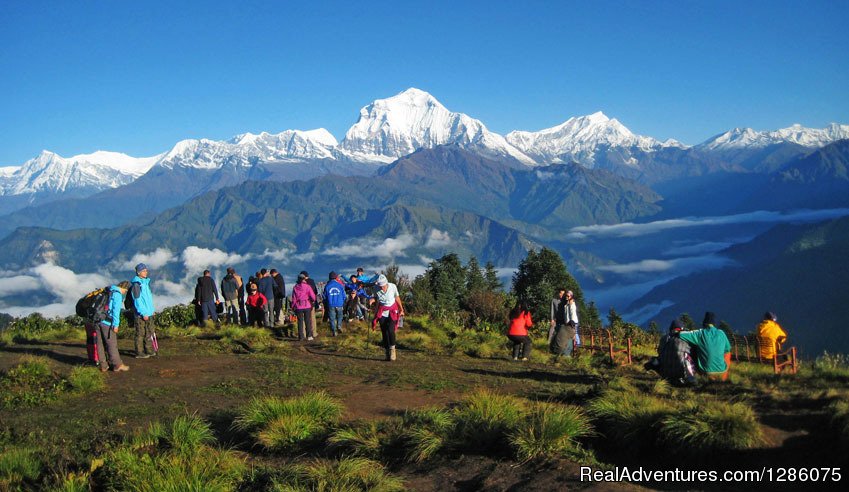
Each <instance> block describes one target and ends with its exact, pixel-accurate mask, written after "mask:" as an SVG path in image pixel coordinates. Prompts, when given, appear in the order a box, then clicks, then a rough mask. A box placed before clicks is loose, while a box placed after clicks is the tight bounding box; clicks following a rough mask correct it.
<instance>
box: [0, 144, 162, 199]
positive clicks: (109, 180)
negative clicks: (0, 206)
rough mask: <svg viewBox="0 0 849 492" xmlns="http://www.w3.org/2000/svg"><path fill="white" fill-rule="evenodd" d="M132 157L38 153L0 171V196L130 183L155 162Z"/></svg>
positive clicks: (122, 155)
mask: <svg viewBox="0 0 849 492" xmlns="http://www.w3.org/2000/svg"><path fill="white" fill-rule="evenodd" d="M159 157H161V156H159V155H157V156H153V157H143V158H136V157H131V156H128V155H126V154H120V153H117V152H106V151H97V152H94V153H92V154H81V155H76V156H73V157H68V158H64V157H62V156H60V155H57V154H54V153H53V152H49V151H46V150H44V151H42V152H41V154H39V155H38V157H36V158H34V159H30V160H28V161H27V162H25V163H24V164H23V165H21V166H20V167H5V168H3V171H2V172H0V195H25V194H35V193H62V192H71V191H75V190H86V191H88V192H94V191H99V190H103V189H107V188H115V187H118V186H121V185H125V184H127V183H131V182H132V181H134V180H135V179H136V178H138V177H139V176H141V175H142V174H144V173H146V172H147V171H148V170H149V169H150V168H151V167H152V166H153V165H154V164H155V163H156V161H157V160H158V159H159Z"/></svg>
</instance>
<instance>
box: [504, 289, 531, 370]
mask: <svg viewBox="0 0 849 492" xmlns="http://www.w3.org/2000/svg"><path fill="white" fill-rule="evenodd" d="M533 326H534V322H533V320H531V312H530V311H528V308H527V306H526V305H525V303H523V302H522V303H517V304H516V305H515V306H514V307H513V309H512V310H511V311H510V328H509V329H508V331H507V338H508V339H509V340H510V342H512V343H513V360H528V358H529V357H530V356H531V347H532V344H531V337H530V336H529V335H528V328H531V327H533Z"/></svg>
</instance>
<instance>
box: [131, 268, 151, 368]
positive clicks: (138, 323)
mask: <svg viewBox="0 0 849 492" xmlns="http://www.w3.org/2000/svg"><path fill="white" fill-rule="evenodd" d="M135 270H136V276H135V277H133V280H132V284H131V285H132V296H133V308H134V309H133V314H134V318H135V319H134V320H133V324H134V325H135V327H136V359H147V358H148V357H150V356H152V355H156V351H155V350H154V349H153V330H154V327H153V313H154V312H155V309H154V307H153V293H152V292H151V290H150V277H148V270H147V265H145V264H144V263H139V264H138V265H136V269H135Z"/></svg>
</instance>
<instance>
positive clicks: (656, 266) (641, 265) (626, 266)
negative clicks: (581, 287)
mask: <svg viewBox="0 0 849 492" xmlns="http://www.w3.org/2000/svg"><path fill="white" fill-rule="evenodd" d="M673 266H675V261H674V260H640V261H637V262H634V263H623V264H618V265H604V266H600V267H598V269H599V270H601V271H604V272H612V273H620V274H627V273H637V272H640V273H644V272H665V271H666V270H669V269H670V268H672V267H673Z"/></svg>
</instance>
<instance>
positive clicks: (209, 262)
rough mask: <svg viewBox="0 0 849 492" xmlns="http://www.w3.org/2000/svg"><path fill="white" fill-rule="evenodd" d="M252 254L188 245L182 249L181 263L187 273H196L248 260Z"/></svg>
mask: <svg viewBox="0 0 849 492" xmlns="http://www.w3.org/2000/svg"><path fill="white" fill-rule="evenodd" d="M252 257H253V255H250V254H246V255H240V254H237V253H227V252H224V251H221V250H220V249H218V248H214V249H206V248H199V247H197V246H189V247H187V248H186V249H184V250H183V255H182V258H183V264H184V265H185V266H186V271H187V272H188V275H190V276H191V275H193V274H194V273H195V272H197V273H198V274H199V273H201V272H203V271H204V270H207V269H212V268H215V267H221V266H230V265H236V264H239V263H244V262H246V261H248V260H250V259H251V258H252Z"/></svg>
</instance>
